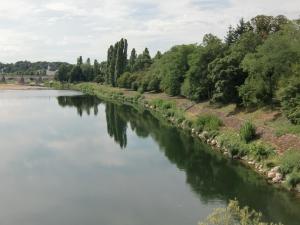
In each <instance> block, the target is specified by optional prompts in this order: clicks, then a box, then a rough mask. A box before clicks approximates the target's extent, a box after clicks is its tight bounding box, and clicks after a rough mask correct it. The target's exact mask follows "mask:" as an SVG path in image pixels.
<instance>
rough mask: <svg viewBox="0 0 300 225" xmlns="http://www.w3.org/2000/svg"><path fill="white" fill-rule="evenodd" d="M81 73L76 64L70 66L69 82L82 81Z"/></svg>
mask: <svg viewBox="0 0 300 225" xmlns="http://www.w3.org/2000/svg"><path fill="white" fill-rule="evenodd" d="M82 78H83V74H82V70H81V67H80V66H78V65H76V66H74V67H73V68H72V70H71V72H70V77H69V82H71V83H74V82H79V81H82Z"/></svg>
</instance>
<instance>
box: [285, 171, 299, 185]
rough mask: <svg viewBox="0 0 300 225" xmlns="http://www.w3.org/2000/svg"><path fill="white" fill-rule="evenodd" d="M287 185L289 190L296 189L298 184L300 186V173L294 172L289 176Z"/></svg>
mask: <svg viewBox="0 0 300 225" xmlns="http://www.w3.org/2000/svg"><path fill="white" fill-rule="evenodd" d="M286 184H287V185H288V187H289V188H295V187H296V186H297V184H300V173H299V172H295V171H294V172H292V173H291V174H289V175H288V176H287V180H286Z"/></svg>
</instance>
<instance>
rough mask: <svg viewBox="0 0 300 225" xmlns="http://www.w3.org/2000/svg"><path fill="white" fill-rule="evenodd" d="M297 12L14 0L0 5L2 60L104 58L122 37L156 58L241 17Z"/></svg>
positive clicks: (192, 1)
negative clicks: (145, 48) (110, 47)
mask: <svg viewBox="0 0 300 225" xmlns="http://www.w3.org/2000/svg"><path fill="white" fill-rule="evenodd" d="M299 8H300V1H298V0H287V1H285V2H284V4H282V1H281V0H243V1H240V0H180V1H175V0H164V1H161V0H95V1H88V0H64V1H58V0H48V1H45V0H43V1H40V0H10V1H6V2H3V3H1V5H0V19H1V20H0V32H1V35H0V61H2V62H12V61H17V60H22V59H25V58H26V59H28V60H33V61H35V60H50V61H57V60H60V61H69V62H74V61H75V59H76V57H77V56H78V55H83V56H85V57H92V58H98V59H100V60H103V59H105V55H106V50H107V47H108V46H109V45H110V44H111V43H114V42H115V41H117V40H118V39H120V38H121V37H126V38H127V39H128V41H129V45H130V46H129V47H136V48H137V49H138V50H139V51H142V49H143V48H144V47H146V46H147V47H149V48H150V50H151V52H152V54H154V52H155V51H157V50H163V51H164V50H167V49H169V48H170V47H171V46H172V45H174V44H181V43H196V42H201V39H202V37H203V35H204V34H205V33H214V34H216V35H218V36H219V37H221V38H222V37H223V36H224V34H225V33H226V29H227V27H228V26H229V25H230V24H236V23H237V22H238V20H239V19H240V18H241V17H244V18H245V19H250V18H251V17H254V16H255V15H257V14H269V15H278V14H284V15H286V16H288V17H289V18H297V17H299V16H300V15H299V14H300V13H299V11H297V9H299Z"/></svg>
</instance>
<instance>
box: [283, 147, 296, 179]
mask: <svg viewBox="0 0 300 225" xmlns="http://www.w3.org/2000/svg"><path fill="white" fill-rule="evenodd" d="M279 163H280V170H281V172H282V173H284V174H288V173H291V172H293V171H300V151H299V150H298V151H297V150H288V151H286V152H285V153H284V154H283V155H282V157H281V158H280V160H279Z"/></svg>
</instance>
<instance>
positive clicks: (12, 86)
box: [0, 84, 48, 90]
mask: <svg viewBox="0 0 300 225" xmlns="http://www.w3.org/2000/svg"><path fill="white" fill-rule="evenodd" d="M44 89H48V88H47V87H42V86H30V85H22V84H0V90H44Z"/></svg>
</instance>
